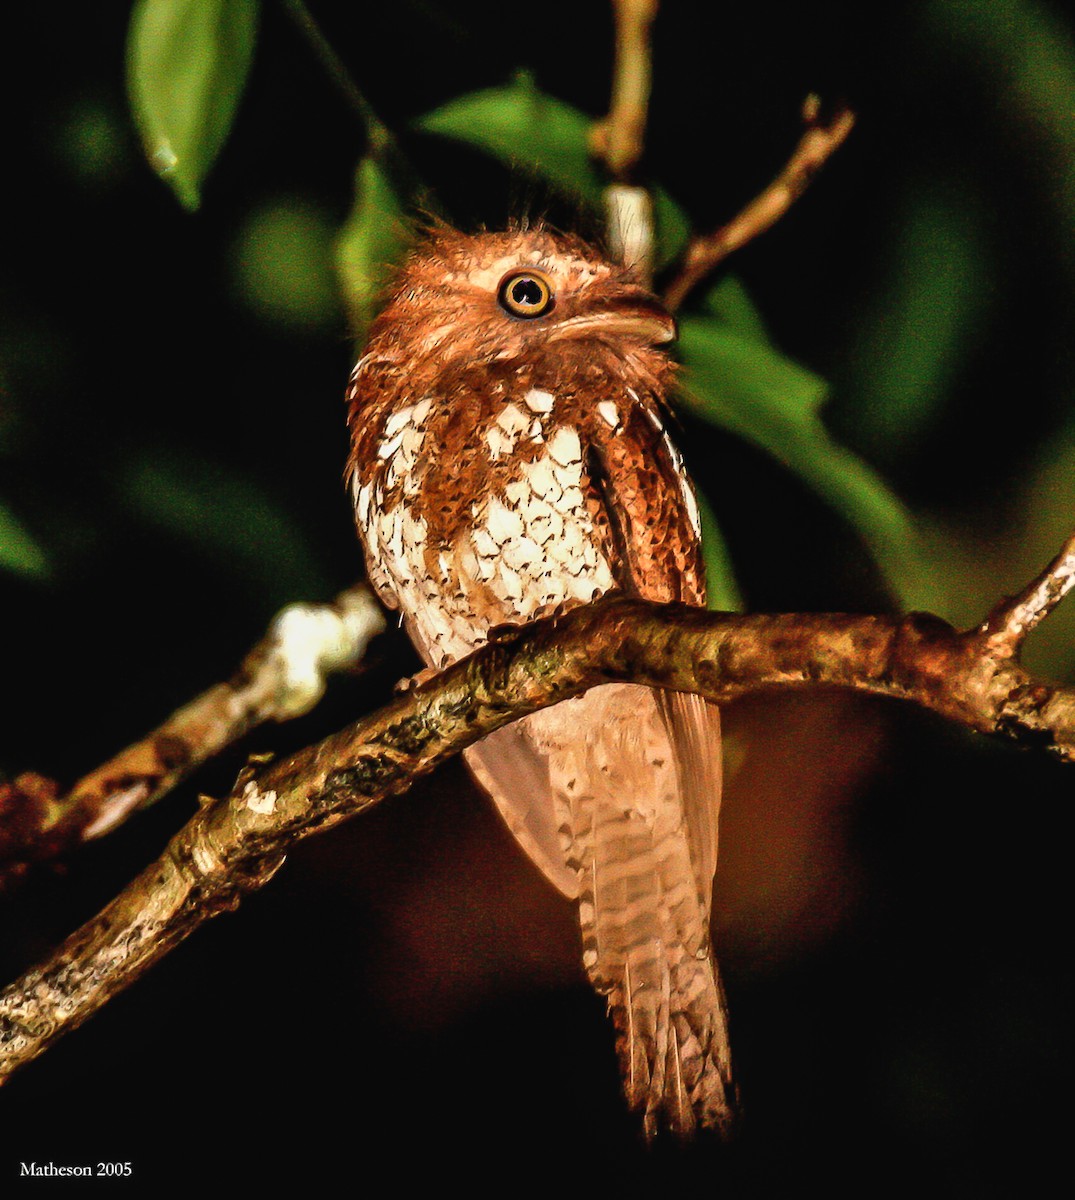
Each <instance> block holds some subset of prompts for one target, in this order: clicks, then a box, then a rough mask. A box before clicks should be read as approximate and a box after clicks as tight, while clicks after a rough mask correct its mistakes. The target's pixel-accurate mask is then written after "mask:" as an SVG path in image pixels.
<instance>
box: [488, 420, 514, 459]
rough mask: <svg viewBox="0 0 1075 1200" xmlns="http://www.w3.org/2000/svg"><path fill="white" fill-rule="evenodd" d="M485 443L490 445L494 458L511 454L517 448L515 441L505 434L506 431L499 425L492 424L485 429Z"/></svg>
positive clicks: (490, 451)
mask: <svg viewBox="0 0 1075 1200" xmlns="http://www.w3.org/2000/svg"><path fill="white" fill-rule="evenodd" d="M485 444H486V445H487V446H488V447H489V453H490V454H491V455H492V456H493V458H499V457H500V456H501V455H502V454H510V453H511V451H512V450H513V449H514V448H515V442H514V441H513V440H512V439H511V438H509V437H507V436H505V434H504V431H503V430H502V429H501V428H500V427H499V426H497V425H490V426H489V428H488V429H487V430H486V431H485Z"/></svg>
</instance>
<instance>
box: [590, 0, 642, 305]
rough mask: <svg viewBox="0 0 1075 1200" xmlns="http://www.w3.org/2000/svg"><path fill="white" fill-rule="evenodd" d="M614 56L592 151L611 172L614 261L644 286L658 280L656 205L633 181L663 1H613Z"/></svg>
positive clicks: (608, 197)
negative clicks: (656, 22) (653, 34)
mask: <svg viewBox="0 0 1075 1200" xmlns="http://www.w3.org/2000/svg"><path fill="white" fill-rule="evenodd" d="M612 7H613V10H614V16H615V30H616V42H615V54H614V59H613V67H612V96H611V99H610V102H609V112H608V116H607V117H604V118H603V119H602V120H600V121H597V122H595V124H594V125H593V127H592V128H591V130H590V152H591V153H592V154H593V156H594V157H595V158H596V159H598V160H599V161H600V162H601V163H602V164H603V165H604V167H605V170H606V171H608V173H609V176H610V177H611V180H612V182H611V183H610V184H609V185H608V187H607V188H606V189H605V211H606V228H607V231H608V249H609V253H610V254H611V256H612V257H613V258H614V259H615V260H616V261H617V262H621V263H623V265H624V266H626V267H630V268H631V270H632V271H634V273H635V275H636V276H637V278H638V280H639V282H640V283H642V284H643V286H645V287H650V286H651V283H652V279H653V262H654V253H655V234H654V227H653V200H652V197H651V196H650V194H649V192H648V190H647V189H646V188H643V187H638V186H636V185H635V184H633V183H632V182H631V177H632V175H633V174H634V169H635V167H636V166H637V165H638V162H639V160H640V159H641V157H642V151H643V147H644V145H645V133H646V120H647V117H648V113H649V96H650V81H651V79H652V76H653V62H652V59H653V47H652V43H651V40H650V30H651V28H652V26H653V22H654V20H655V19H656V17H657V8H658V0H612Z"/></svg>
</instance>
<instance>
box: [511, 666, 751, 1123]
mask: <svg viewBox="0 0 1075 1200" xmlns="http://www.w3.org/2000/svg"><path fill="white" fill-rule="evenodd" d="M541 717H546V714H544V713H542V714H537V718H538V719H540V718H541ZM530 720H531V721H532V722H534V723H535V724H537V721H536V720H535V718H533V717H532V718H530ZM583 731H585V733H583ZM535 732H536V731H535ZM539 736H541V740H542V741H543V742H544V747H543V748H544V749H545V751H546V753H547V754H548V756H549V769H550V783H551V784H552V790H553V792H554V794H555V795H557V796H558V797H560V798H561V800H562V802H561V803H560V804H559V805H558V807H559V810H560V812H561V814H562V815H561V821H562V826H561V835H562V837H563V839H564V843H565V848H566V847H569V850H568V856H569V865H570V866H571V867H572V868H573V869H574V870H575V871H576V872H577V876H578V880H579V919H580V923H581V926H582V941H583V962H584V964H585V967H586V970H587V972H588V974H589V976H590V980H591V982H592V983H593V985H594V987H595V988H596V990H597V991H598V992H600V993H602V994H603V995H605V996H606V997H607V998H608V1006H609V1012H610V1015H611V1016H612V1018H613V1021H614V1023H615V1026H616V1035H617V1036H616V1045H617V1052H618V1055H619V1060H620V1067H621V1071H622V1074H623V1084H624V1091H625V1093H626V1097H627V1102H628V1105H629V1106H630V1107H631V1108H632V1109H634V1110H636V1111H637V1112H639V1114H640V1115H641V1116H642V1118H643V1125H644V1129H645V1132H646V1134H647V1136H652V1135H653V1134H655V1133H656V1132H657V1131H658V1130H659V1129H662V1128H665V1129H669V1130H671V1131H673V1132H674V1133H677V1134H680V1135H683V1136H686V1135H689V1134H690V1133H691V1132H693V1131H694V1130H695V1129H696V1128H698V1127H702V1128H713V1129H716V1130H717V1131H719V1132H721V1133H726V1132H727V1131H728V1130H729V1128H730V1126H731V1122H732V1117H733V1107H734V1094H733V1085H732V1078H731V1059H730V1054H729V1049H728V1030H727V1022H726V1017H725V1007H724V997H723V994H722V991H721V986H720V981H719V977H718V974H717V968H716V965H715V963H714V961H713V958H712V954H711V952H710V945H709V929H708V924H709V921H708V917H709V891H710V880H701V881H699V880H698V879H697V877H696V870H697V867H696V862H697V857H698V856H697V855H694V856H692V852H691V845H690V837H689V830H688V821H687V819H686V814H685V812H684V796H683V790H684V789H683V781H682V772H681V770H679V769H678V763H677V758H676V746H675V744H674V741H673V739H672V737H671V735H670V731H669V729H668V726H667V723H666V722H665V720H664V719H663V717H662V715H661V711H660V706H659V704H658V700H657V696H656V694H655V693H654V692H652V691H649V690H648V689H646V688H641V687H636V686H633V685H612V686H608V687H602V688H597V689H595V690H593V691H591V692H589V693H587V694H586V695H585V696H583V697H581V698H580V699H579V700H577V701H571V702H569V703H568V704H564V705H558V706H557V707H556V708H555V709H553V710H550V711H549V713H548V715H547V717H546V720H545V722H544V728H543V729H542V730H541V735H539Z"/></svg>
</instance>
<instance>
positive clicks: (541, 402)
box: [523, 388, 555, 413]
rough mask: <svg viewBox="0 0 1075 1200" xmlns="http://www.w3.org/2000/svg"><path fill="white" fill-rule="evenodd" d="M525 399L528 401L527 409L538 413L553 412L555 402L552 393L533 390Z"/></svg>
mask: <svg viewBox="0 0 1075 1200" xmlns="http://www.w3.org/2000/svg"><path fill="white" fill-rule="evenodd" d="M523 399H524V400H525V401H526V406H527V408H529V409H530V411H531V412H536V413H548V412H552V406H553V403H554V401H555V397H554V396H553V394H552V392H543V391H541V389H540V388H531V389H530V391H528V392H527V393H526V395H525V396H524V397H523Z"/></svg>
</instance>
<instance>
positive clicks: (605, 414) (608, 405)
mask: <svg viewBox="0 0 1075 1200" xmlns="http://www.w3.org/2000/svg"><path fill="white" fill-rule="evenodd" d="M597 411H598V414H599V415H600V416H601V418H602V419H603V420H604V421H606V422H607V423H608V424H609V425H610V426H611V427H612V428H613V429H615V428H616V426H617V425H619V423H620V413H619V409H617V407H616V406H615V404H613V403H612V401H611V400H602V401H601V403H600V404H599V405H598V406H597Z"/></svg>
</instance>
